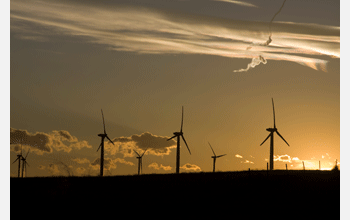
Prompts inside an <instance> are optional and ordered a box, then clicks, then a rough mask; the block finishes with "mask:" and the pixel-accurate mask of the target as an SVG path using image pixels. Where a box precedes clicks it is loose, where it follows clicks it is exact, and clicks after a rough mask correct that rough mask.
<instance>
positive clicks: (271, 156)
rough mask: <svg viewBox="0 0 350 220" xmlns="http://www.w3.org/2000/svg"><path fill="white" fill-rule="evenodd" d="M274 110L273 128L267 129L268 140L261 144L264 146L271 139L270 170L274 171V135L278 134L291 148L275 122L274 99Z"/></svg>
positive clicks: (273, 107) (273, 106)
mask: <svg viewBox="0 0 350 220" xmlns="http://www.w3.org/2000/svg"><path fill="white" fill-rule="evenodd" d="M272 109H273V128H266V131H268V132H270V134H269V135H268V136H267V138H266V139H265V140H264V141H263V142H262V143H261V144H260V146H261V145H263V144H264V143H265V141H266V140H267V139H269V138H270V170H273V133H274V132H276V133H277V135H278V136H280V137H281V138H282V140H283V141H284V142H286V144H287V145H288V146H289V144H288V143H287V141H286V140H285V139H284V138H283V137H282V135H281V134H280V133H279V132H278V131H277V128H276V120H275V105H274V103H273V99H272Z"/></svg>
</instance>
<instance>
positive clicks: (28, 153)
mask: <svg viewBox="0 0 350 220" xmlns="http://www.w3.org/2000/svg"><path fill="white" fill-rule="evenodd" d="M29 151H30V149H29V150H28V152H27V154H26V156H25V157H24V159H27V157H28V154H29Z"/></svg>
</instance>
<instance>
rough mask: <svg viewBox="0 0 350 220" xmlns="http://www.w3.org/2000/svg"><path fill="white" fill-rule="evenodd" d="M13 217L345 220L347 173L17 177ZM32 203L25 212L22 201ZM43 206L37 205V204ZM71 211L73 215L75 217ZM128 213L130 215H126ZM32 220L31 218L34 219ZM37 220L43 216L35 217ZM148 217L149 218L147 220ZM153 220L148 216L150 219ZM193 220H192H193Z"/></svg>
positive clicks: (281, 171) (259, 172) (13, 189)
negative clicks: (342, 199)
mask: <svg viewBox="0 0 350 220" xmlns="http://www.w3.org/2000/svg"><path fill="white" fill-rule="evenodd" d="M10 186H11V189H10V190H11V192H10V197H11V216H12V214H14V213H16V212H17V210H18V208H20V209H19V210H22V211H23V210H24V212H26V213H29V215H30V213H32V214H33V213H36V212H33V210H36V211H39V212H40V211H43V210H45V211H47V210H51V211H50V212H49V214H47V215H43V216H41V217H43V219H44V218H47V217H48V216H50V215H54V216H62V217H64V216H66V215H68V214H67V213H70V214H69V216H71V217H72V218H73V217H74V218H75V217H89V219H90V218H95V217H96V218H107V217H108V216H110V215H112V216H114V217H113V218H122V217H125V216H129V214H132V216H133V217H135V216H137V215H139V214H141V213H153V214H155V213H157V216H158V215H161V216H163V217H164V218H165V217H177V216H179V217H181V216H182V217H186V216H187V217H189V218H190V216H192V217H193V218H196V219H197V218H200V217H215V218H219V217H220V216H222V218H224V217H225V218H227V216H229V217H230V218H236V217H237V218H238V217H239V218H240V217H245V218H246V219H256V218H258V217H259V218H270V219H281V218H283V219H285V218H287V219H296V218H298V219H309V218H312V219H315V218H321V219H327V218H331V219H339V216H340V172H339V171H311V170H306V171H300V170H298V171H295V170H290V171H286V170H274V171H272V172H271V171H269V172H267V171H241V172H217V173H205V172H202V173H182V174H178V175H176V174H149V175H141V176H108V177H103V178H101V177H43V178H35V177H34V178H23V179H18V178H11V183H10ZM23 196H25V198H26V199H25V201H26V202H24V203H21V204H25V205H20V206H19V202H18V201H19V200H21V199H20V198H22V197H23ZM34 201H37V202H34ZM69 210H70V211H69ZM122 213H127V214H125V216H123V215H122ZM27 217H29V216H27ZM33 217H37V218H38V216H36V215H33ZM140 217H141V216H140ZM145 217H146V216H145ZM192 217H191V218H192Z"/></svg>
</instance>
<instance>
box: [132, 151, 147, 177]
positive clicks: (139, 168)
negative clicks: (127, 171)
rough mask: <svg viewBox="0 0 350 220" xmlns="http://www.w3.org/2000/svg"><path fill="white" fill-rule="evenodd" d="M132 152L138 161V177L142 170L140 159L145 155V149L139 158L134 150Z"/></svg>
mask: <svg viewBox="0 0 350 220" xmlns="http://www.w3.org/2000/svg"><path fill="white" fill-rule="evenodd" d="M133 151H134V152H135V153H136V154H137V155H138V157H136V158H137V159H138V160H139V165H138V172H137V173H138V175H140V174H141V170H142V157H143V155H145V153H146V151H147V149H146V150H145V151H144V152H143V154H142V155H141V156H140V154H138V153H137V152H136V151H135V150H133Z"/></svg>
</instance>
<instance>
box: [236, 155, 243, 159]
mask: <svg viewBox="0 0 350 220" xmlns="http://www.w3.org/2000/svg"><path fill="white" fill-rule="evenodd" d="M235 157H238V158H243V156H241V155H239V154H236V155H235Z"/></svg>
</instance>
